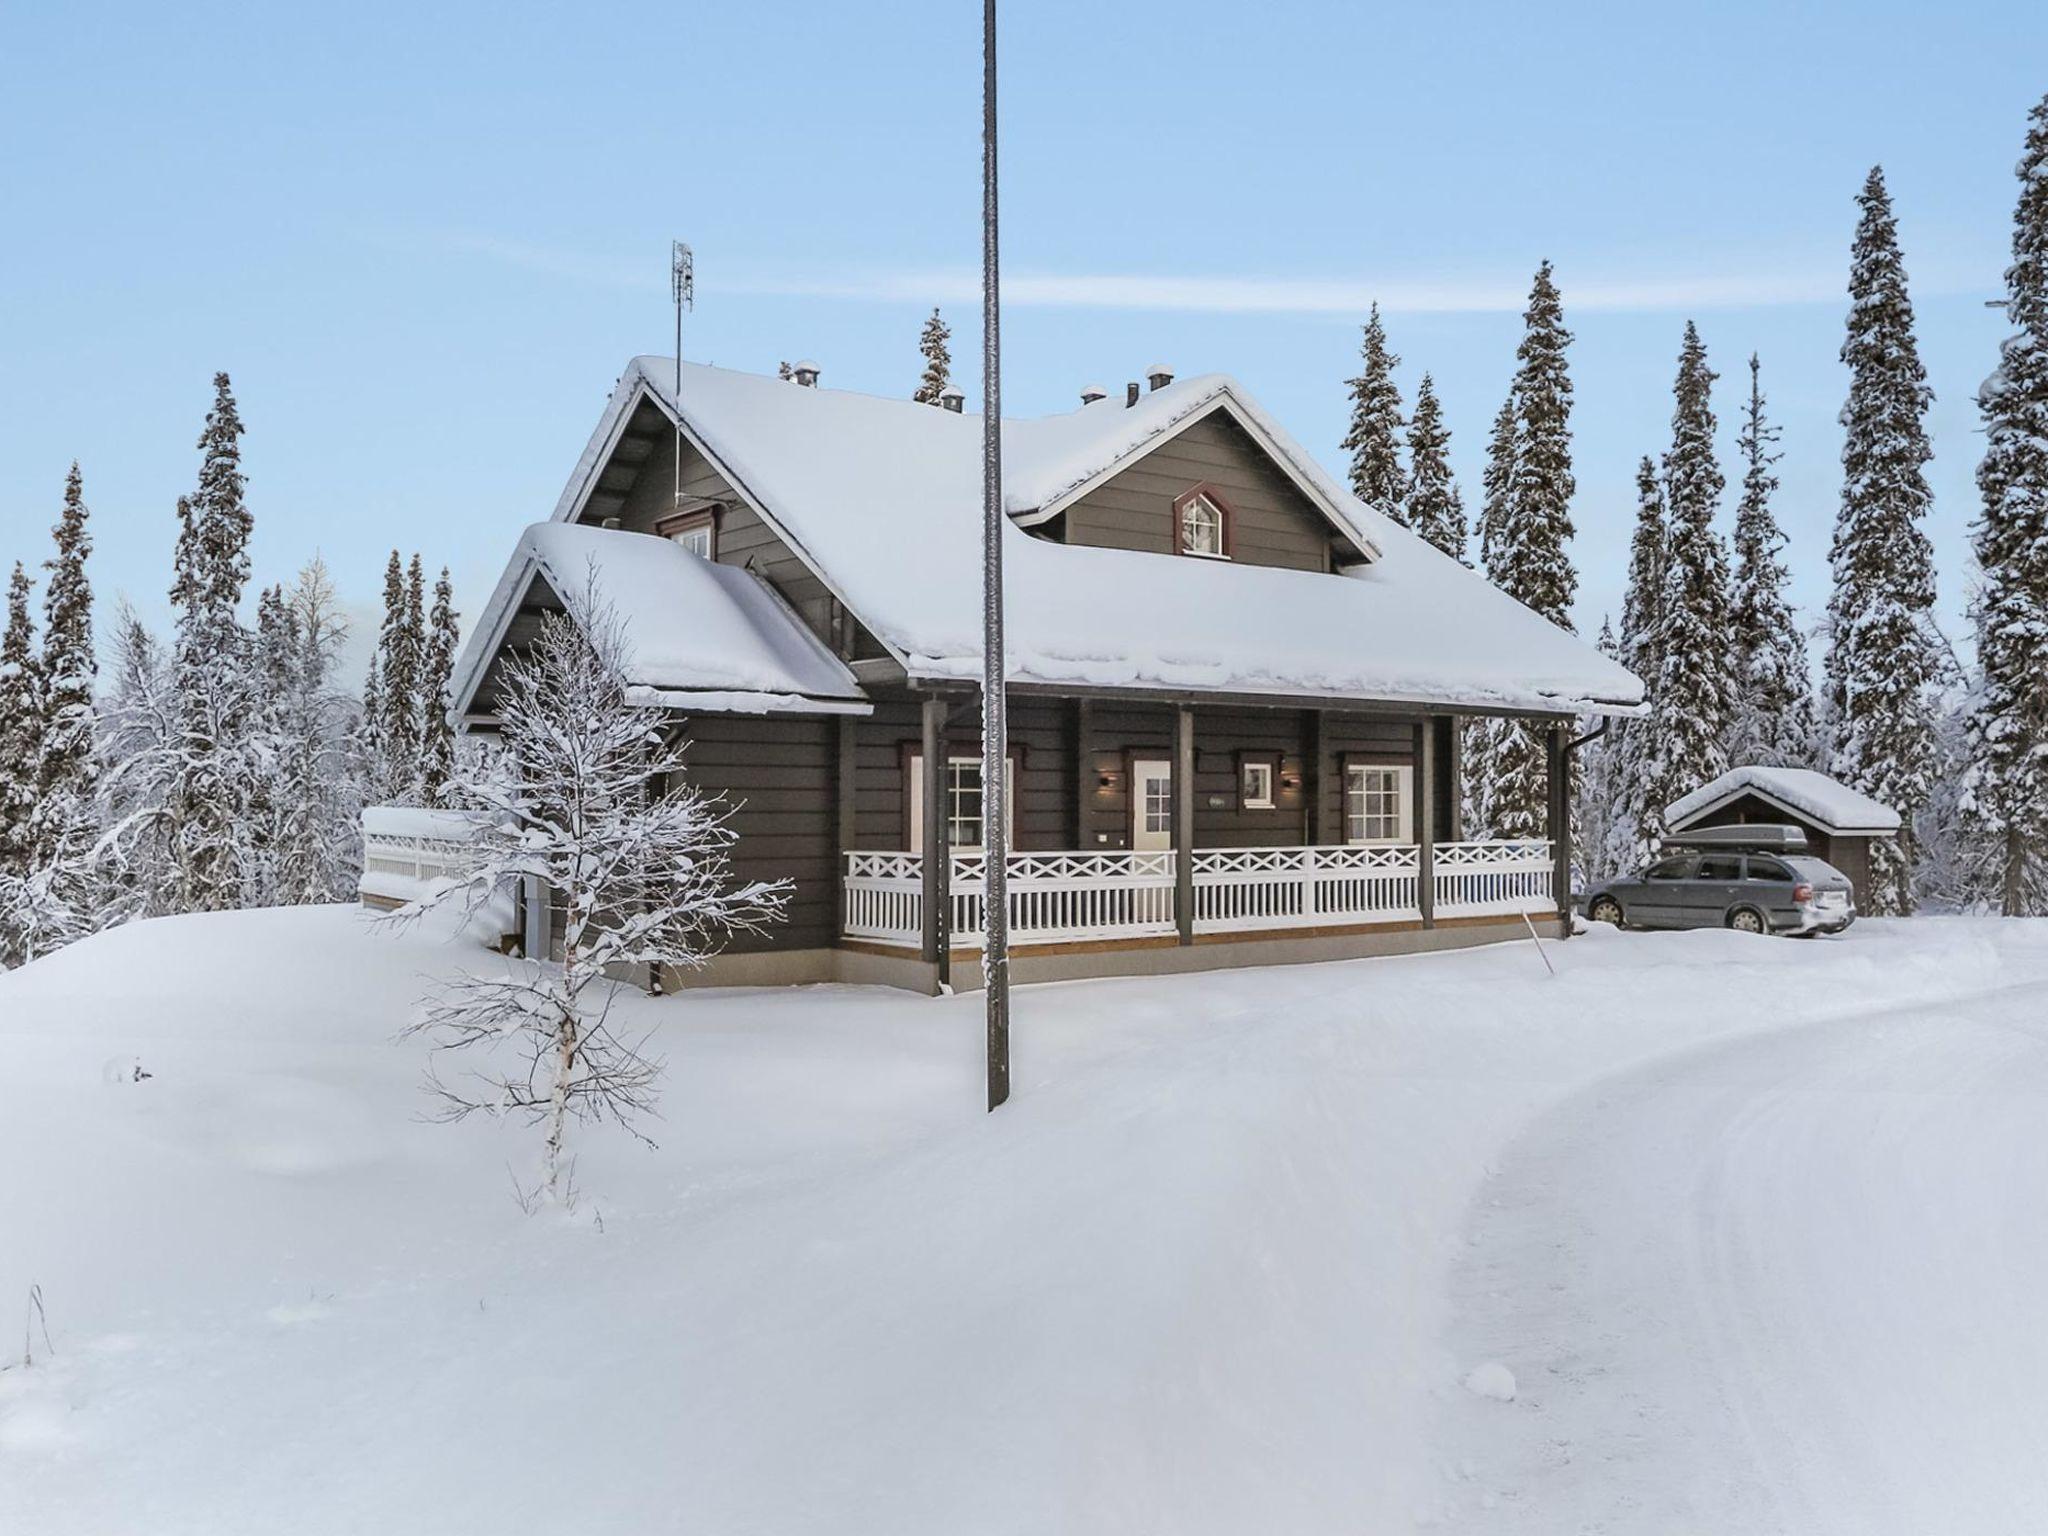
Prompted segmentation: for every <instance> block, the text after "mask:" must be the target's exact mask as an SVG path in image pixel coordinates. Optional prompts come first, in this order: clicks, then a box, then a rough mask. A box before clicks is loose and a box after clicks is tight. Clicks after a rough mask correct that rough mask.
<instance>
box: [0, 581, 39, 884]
mask: <svg viewBox="0 0 2048 1536" xmlns="http://www.w3.org/2000/svg"><path fill="white" fill-rule="evenodd" d="M34 590H35V588H34V585H33V584H32V583H31V582H30V581H29V578H28V571H27V569H26V568H25V567H24V566H23V565H22V563H21V562H20V561H19V560H17V561H15V562H14V574H13V576H12V577H11V578H10V579H9V581H8V583H7V627H6V628H5V629H4V630H0V869H11V870H13V871H15V872H16V873H26V872H27V869H28V861H29V849H30V841H31V835H30V831H29V820H30V817H31V816H32V815H33V814H34V811H35V784H36V767H37V762H38V759H39V756H40V753H41V749H42V740H43V690H42V679H41V677H40V676H39V675H38V674H39V673H40V672H41V670H42V669H41V664H40V662H39V661H38V659H37V656H36V631H35V619H34V618H33V617H32V616H31V614H30V610H29V598H30V595H31V594H32V593H33V592H34Z"/></svg>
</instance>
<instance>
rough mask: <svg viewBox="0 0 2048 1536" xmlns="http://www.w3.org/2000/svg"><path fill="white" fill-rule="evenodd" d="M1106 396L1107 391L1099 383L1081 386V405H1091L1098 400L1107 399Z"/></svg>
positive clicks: (1107, 394)
mask: <svg viewBox="0 0 2048 1536" xmlns="http://www.w3.org/2000/svg"><path fill="white" fill-rule="evenodd" d="M1108 398H1109V391H1108V390H1106V389H1104V388H1103V387H1102V386H1101V385H1100V384H1083V385H1082V386H1081V403H1082V404H1083V405H1093V404H1094V403H1095V402H1096V401H1098V400H1107V399H1108Z"/></svg>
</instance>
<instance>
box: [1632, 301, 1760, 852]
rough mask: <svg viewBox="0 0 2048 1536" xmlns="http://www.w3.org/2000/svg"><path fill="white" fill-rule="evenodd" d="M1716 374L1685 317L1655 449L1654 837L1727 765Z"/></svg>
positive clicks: (1650, 770) (1648, 769) (1645, 776)
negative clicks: (1663, 428) (1658, 584)
mask: <svg viewBox="0 0 2048 1536" xmlns="http://www.w3.org/2000/svg"><path fill="white" fill-rule="evenodd" d="M1716 377H1717V375H1716V374H1715V373H1714V371H1713V369H1711V368H1709V367H1708V366H1707V349H1706V347H1705V346H1704V345H1703V344H1702V343H1701V341H1700V334H1699V330H1698V328H1697V327H1695V326H1694V325H1693V324H1692V322H1691V321H1687V322H1686V326H1685V341H1684V344H1683V345H1682V346H1681V347H1680V349H1679V354H1678V378H1677V381H1676V383H1675V384H1674V385H1673V396H1674V403H1673V407H1672V412H1671V449H1670V451H1669V452H1668V453H1666V454H1665V455H1664V502H1665V506H1666V508H1667V509H1668V516H1669V522H1668V524H1667V526H1666V529H1665V542H1664V585H1663V591H1662V596H1661V598H1660V600H1659V611H1658V615H1657V676H1656V680H1655V683H1654V685H1653V687H1652V690H1651V709H1650V722H1649V724H1650V730H1649V743H1648V748H1647V750H1646V751H1645V752H1644V754H1643V757H1642V762H1641V771H1642V796H1643V799H1642V813H1641V816H1640V818H1639V819H1638V822H1637V828H1636V830H1637V834H1638V835H1639V836H1641V837H1645V838H1648V837H1661V836H1663V834H1664V808H1665V807H1666V806H1667V805H1669V804H1670V803H1671V802H1672V801H1674V800H1676V799H1678V798H1679V797H1680V796H1681V795H1685V794H1688V793H1690V792H1691V791H1693V790H1695V789H1698V788H1699V787H1700V785H1702V784H1704V783H1706V782H1707V781H1708V780H1709V779H1713V778H1717V777H1719V776H1720V775H1721V774H1723V773H1725V772H1727V769H1728V746H1727V742H1728V721H1729V717H1730V715H1731V714H1732V712H1733V709H1734V703H1735V679H1734V667H1733V658H1732V657H1731V655H1730V652H1729V645H1728V640H1729V632H1728V622H1729V599H1728V555H1727V551H1725V550H1724V549H1723V548H1722V547H1721V536H1720V535H1719V534H1718V533H1716V532H1715V531H1714V515H1715V513H1716V512H1717V511H1718V510H1719V507H1720V502H1721V491H1722V489H1723V488H1724V487H1725V485H1726V484H1727V482H1726V480H1725V479H1724V478H1723V477H1722V474H1721V466H1720V464H1719V463H1718V462H1716V460H1715V458H1714V409H1713V401H1712V392H1713V385H1714V380H1715V378H1716Z"/></svg>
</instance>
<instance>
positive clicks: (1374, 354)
mask: <svg viewBox="0 0 2048 1536" xmlns="http://www.w3.org/2000/svg"><path fill="white" fill-rule="evenodd" d="M1358 351H1359V357H1360V360H1361V361H1360V366H1359V370H1358V377H1357V378H1355V379H1350V380H1347V381H1346V382H1347V383H1348V385H1349V387H1350V390H1351V430H1350V431H1348V432H1346V433H1345V434H1344V451H1345V452H1347V453H1349V454H1350V455H1351V492H1352V494H1353V495H1354V496H1356V497H1357V498H1358V499H1359V500H1360V501H1362V502H1364V503H1365V504H1366V505H1367V506H1369V507H1377V508H1378V509H1379V510H1380V511H1382V512H1384V513H1386V514H1387V516H1389V517H1391V518H1392V519H1393V520H1394V521H1395V522H1397V523H1403V524H1405V523H1406V522H1407V521H1408V513H1407V509H1406V508H1405V507H1404V506H1403V505H1402V502H1403V499H1404V497H1405V494H1406V492H1407V488H1408V486H1407V479H1406V477H1405V476H1404V475H1403V474H1402V473H1401V430H1402V427H1403V422H1402V420H1401V391H1400V390H1399V388H1397V387H1396V386H1395V383H1394V370H1395V369H1396V368H1398V367H1400V366H1401V359H1400V358H1399V357H1398V356H1396V355H1395V354H1394V352H1393V351H1392V350H1391V349H1390V348H1389V347H1388V346H1387V330H1386V327H1385V326H1384V325H1382V324H1381V323H1380V307H1379V305H1377V304H1375V305H1373V306H1372V313H1371V316H1370V318H1369V319H1367V321H1366V322H1365V329H1364V335H1363V339H1362V340H1361V341H1360V343H1359V349H1358Z"/></svg>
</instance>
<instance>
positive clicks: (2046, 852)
mask: <svg viewBox="0 0 2048 1536" xmlns="http://www.w3.org/2000/svg"><path fill="white" fill-rule="evenodd" d="M2018 175H2019V181H2020V196H2019V204H2018V206H2017V207H2016V208H2015V209H2014V210H2013V231H2012V264H2011V265H2010V266H2008V267H2007V268H2006V269H2005V315H2006V319H2007V321H2008V322H2010V324H2011V325H2012V327H2013V330H2012V334H2011V335H2009V336H2008V337H2006V339H2005V340H2004V341H2003V342H2002V343H2001V344H2000V345H1999V349H1998V367H1997V369H1996V371H1994V372H1993V373H1992V375H1991V377H1990V378H1988V379H1986V380H1985V381H1984V384H1983V386H1982V388H1980V389H1979V390H1978V392H1977V408H1978V410H1979V411H1980V412H1982V414H1983V417H1984V434H1985V448H1984V458H1983V460H1982V462H1980V463H1979V464H1978V466H1977V488H1978V490H1979V492H1980V493H1981V494H1982V496H1983V498H1984V510H1983V513H1982V515H1981V516H1980V517H1979V519H1978V521H1977V523H1976V526H1975V527H1974V528H1973V529H1972V530H1971V544H1972V549H1973V551H1974V553H1975V555H1976V557H1977V566H1978V569H1979V571H1980V572H1981V573H1982V579H1981V582H1980V584H1979V586H1978V589H1977V592H1976V595H1975V597H1974V599H1973V601H1972V603H1971V618H1972V620H1973V621H1974V623H1975V626H1976V631H1977V667H1978V673H1979V678H1980V681H1979V684H1978V690H1977V701H1976V704H1977V707H1976V712H1975V717H1974V720H1973V722H1972V725H1971V730H1970V767H1969V770H1968V775H1967V779H1966V782H1965V786H1964V795H1963V801H1962V813H1963V818H1964V826H1965V833H1966V837H1967V838H1968V840H1969V842H1970V843H1971V844H1972V845H1973V846H1975V847H1977V848H1980V849H1982V850H1983V853H1982V858H1981V869H1980V872H1979V876H1978V881H1977V882H1976V888H1975V889H1974V890H1972V891H1971V892H1970V894H1971V895H1972V896H1974V897H1976V898H1978V899H1983V900H1991V901H1995V902H1997V903H1998V908H1999V910H2000V911H2001V912H2003V913H2005V914H2006V915H2007V916H2008V917H2017V916H2038V915H2041V914H2043V913H2048V97H2044V98H2043V99H2042V100H2041V101H2040V102H2038V103H2037V104H2036V105H2035V107H2034V110H2033V111H2032V112H2031V113H2030V114H2029V115H2028V122H2027V143H2026V149H2025V151H2024V152H2023V153H2022V155H2021V157H2020V163H2019V167H2018Z"/></svg>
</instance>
